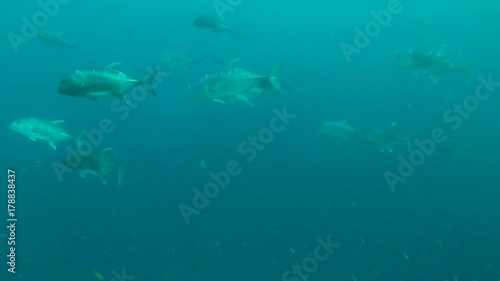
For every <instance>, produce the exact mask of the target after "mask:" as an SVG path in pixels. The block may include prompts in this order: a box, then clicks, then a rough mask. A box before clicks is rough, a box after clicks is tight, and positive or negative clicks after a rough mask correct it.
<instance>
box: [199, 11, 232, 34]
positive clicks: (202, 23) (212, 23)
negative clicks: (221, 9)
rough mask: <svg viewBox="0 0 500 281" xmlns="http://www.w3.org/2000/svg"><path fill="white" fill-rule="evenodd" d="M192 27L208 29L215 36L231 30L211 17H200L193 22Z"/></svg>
mask: <svg viewBox="0 0 500 281" xmlns="http://www.w3.org/2000/svg"><path fill="white" fill-rule="evenodd" d="M193 25H194V26H195V27H197V28H199V29H208V30H211V31H213V32H214V33H215V34H220V33H224V32H230V31H231V28H229V27H228V26H227V25H225V24H224V23H222V21H220V20H219V19H217V18H216V17H214V16H211V15H200V16H198V17H196V18H195V19H194V21H193Z"/></svg>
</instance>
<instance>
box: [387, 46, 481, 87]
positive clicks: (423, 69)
mask: <svg viewBox="0 0 500 281" xmlns="http://www.w3.org/2000/svg"><path fill="white" fill-rule="evenodd" d="M446 46H447V45H440V46H439V47H437V48H436V49H435V50H433V51H429V52H423V51H417V50H406V51H403V52H396V64H397V65H398V66H400V67H402V68H403V69H407V70H409V71H410V72H411V73H413V74H414V75H418V73H422V74H425V75H427V76H429V78H430V79H431V80H432V82H434V83H437V79H438V78H439V77H441V76H444V75H447V74H450V73H454V72H462V73H463V74H464V76H465V78H466V79H468V78H469V76H470V72H471V69H472V65H471V67H469V68H468V69H465V68H461V67H458V66H457V64H456V63H455V62H453V61H452V60H451V59H450V58H449V57H447V56H446V55H445V54H444V49H445V47H446Z"/></svg>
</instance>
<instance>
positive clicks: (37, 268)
mask: <svg viewBox="0 0 500 281" xmlns="http://www.w3.org/2000/svg"><path fill="white" fill-rule="evenodd" d="M42 2H43V1H42ZM66 2H67V3H66ZM164 2H168V3H164ZM223 2H224V1H223ZM239 2H241V3H239ZM331 2H334V3H331ZM43 3H45V2H43ZM61 3H63V1H61ZM64 3H66V4H64V5H63V4H60V5H59V11H58V12H57V13H55V14H54V16H51V17H49V18H48V20H47V22H46V24H44V25H43V26H42V27H41V28H39V30H38V31H35V34H36V33H39V32H40V31H41V30H45V29H46V30H52V31H56V32H59V31H60V32H63V34H64V36H65V38H66V39H67V40H69V41H70V42H73V43H74V44H76V45H77V48H76V49H74V50H73V49H70V50H64V51H63V50H60V49H57V48H54V47H51V46H47V45H44V44H42V42H41V41H40V40H38V39H37V38H36V37H35V38H26V41H25V42H24V43H21V44H18V45H15V44H14V45H13V44H11V40H10V39H9V38H11V36H12V33H15V34H17V35H19V36H23V35H22V28H23V21H22V18H23V17H26V18H27V19H28V20H29V21H33V15H35V14H37V13H39V12H40V11H43V10H42V8H41V6H40V5H39V4H37V2H36V1H24V2H23V3H17V2H16V3H9V4H8V5H7V4H5V9H3V11H2V12H1V18H2V25H1V27H0V33H1V34H4V35H5V36H4V37H3V38H4V40H1V43H0V50H1V53H0V54H1V55H0V59H1V65H2V70H1V76H2V82H3V87H2V90H1V94H2V97H3V99H2V101H3V102H2V103H1V109H2V118H1V124H0V128H2V129H0V130H1V132H0V134H1V135H2V145H1V146H0V155H1V159H2V168H3V169H5V170H6V169H7V168H11V169H13V170H15V172H16V192H17V193H16V216H17V218H18V221H17V223H16V232H15V238H16V265H15V266H16V268H15V271H16V273H9V272H7V269H8V266H7V265H6V262H7V261H8V257H6V256H7V255H8V254H9V252H10V251H9V248H10V246H8V245H7V241H6V239H5V237H4V235H5V234H9V233H8V232H7V229H6V228H4V227H2V228H1V230H0V234H3V236H0V243H2V246H1V247H0V249H1V250H2V254H1V257H2V264H3V267H2V271H3V272H2V277H1V280H27V281H34V280H42V281H53V280H75V281H77V280H132V278H134V279H133V280H137V281H140V280H185V281H207V280H213V281H234V280H240V281H244V280H266V281H267V280H276V281H279V280H281V281H300V280H310V281H314V280H318V281H324V280H336V281H348V280H352V281H378V280H380V281H387V280H391V281H400V280H404V281H413V280H415V281H417V280H418V281H421V280H428V281H430V280H432V281H443V280H445V279H447V280H450V281H451V280H453V279H454V278H457V279H458V280H459V281H462V280H478V281H483V280H484V281H487V280H498V279H499V278H500V276H499V275H500V272H499V267H500V256H499V254H498V249H499V247H500V244H499V243H498V237H499V234H500V230H499V228H498V225H497V222H498V218H499V215H500V212H499V209H498V201H499V199H500V192H499V188H498V187H499V179H498V173H499V172H500V161H499V157H500V152H499V150H498V143H500V135H499V134H498V130H499V129H500V122H499V117H498V107H499V105H500V100H499V99H498V97H496V94H498V91H499V90H498V89H496V90H497V91H495V92H492V93H491V95H490V97H489V98H487V99H485V100H482V101H480V103H479V105H478V106H477V108H475V109H474V110H472V111H471V112H469V113H470V115H469V116H468V118H462V121H463V122H462V124H461V125H460V126H458V127H457V128H456V129H453V128H452V125H453V124H454V123H450V122H447V121H446V120H445V119H443V114H444V113H446V112H447V111H448V110H450V109H451V110H453V105H454V104H463V102H464V101H465V100H467V97H469V96H471V95H474V93H475V90H476V87H478V86H479V85H482V84H481V82H480V78H479V77H483V78H487V77H488V76H489V75H491V77H492V78H491V79H492V80H493V81H500V72H499V69H498V65H499V62H500V56H499V52H498V45H499V43H500V41H499V39H498V34H500V25H498V13H499V12H500V6H499V5H498V4H497V2H496V1H492V0H491V1H481V2H480V3H475V2H472V1H462V2H460V1H458V2H457V1H440V2H439V4H438V3H436V2H435V1H402V2H400V5H399V12H398V13H396V14H392V15H391V20H390V23H389V25H388V26H386V27H381V28H380V30H379V32H377V34H375V35H374V36H373V37H372V38H371V39H370V42H369V43H368V44H367V46H365V47H363V48H360V49H359V53H355V54H353V55H352V56H351V57H350V62H348V61H347V60H346V57H345V56H344V54H343V53H342V51H341V48H340V47H339V45H340V44H341V43H342V42H346V43H347V44H351V45H352V44H354V38H355V35H356V32H355V30H354V28H355V27H356V26H358V27H360V28H361V29H363V28H364V27H365V26H366V25H367V24H368V23H370V22H371V21H373V16H372V15H371V14H370V11H375V12H379V11H380V10H383V9H387V6H388V2H387V1H385V0H383V1H381V0H377V1H368V0H366V1H357V2H349V1H311V2H306V1H298V0H295V1H284V0H283V1H276V2H272V1H271V2H269V1H248V0H243V1H232V2H231V1H229V3H233V4H236V5H235V7H233V8H232V10H230V11H226V12H225V13H223V17H224V22H225V23H226V24H227V25H229V26H230V27H232V28H234V30H235V31H236V32H235V34H233V36H227V35H225V34H219V35H215V34H213V33H212V32H210V31H206V30H200V29H196V28H195V27H194V26H193V25H192V22H193V20H194V18H196V17H197V16H198V15H201V14H210V15H213V16H215V17H217V16H218V15H217V11H216V9H215V8H214V5H213V2H211V1H184V2H182V1H143V2H134V1H116V0H106V1H95V0H92V1H78V0H71V1H65V2H64ZM224 3H227V2H224ZM389 3H391V2H389ZM9 34H10V35H9ZM9 36H10V37H9ZM442 44H448V47H447V48H446V49H445V54H446V55H447V56H449V57H450V58H452V59H453V60H454V61H455V62H456V63H457V65H459V66H462V67H468V65H474V68H473V71H472V74H471V77H470V79H469V80H468V81H467V80H466V79H464V77H463V75H461V74H460V73H453V74H449V75H446V76H444V77H442V78H440V79H439V81H438V83H437V84H434V83H433V82H432V81H431V79H429V78H428V77H426V75H419V76H414V75H412V74H411V73H410V72H408V71H405V70H403V69H401V68H399V67H397V66H396V64H395V52H396V51H402V50H406V49H416V50H422V51H431V50H433V49H435V48H437V46H439V45H442ZM181 51H183V52H185V53H186V54H188V55H190V56H192V57H195V58H196V57H202V56H207V57H208V59H207V60H205V61H203V62H202V63H199V64H193V65H190V66H188V70H187V71H186V70H183V69H168V68H162V69H161V70H162V71H165V72H168V73H169V74H168V77H166V78H165V79H164V81H163V82H161V83H160V84H159V85H158V88H157V90H156V91H157V93H158V97H157V98H155V97H153V96H152V95H149V96H148V97H147V98H146V99H145V100H144V101H141V102H140V103H138V104H137V107H136V108H130V107H127V108H128V109H129V113H130V114H129V115H128V116H127V117H123V116H121V114H120V113H117V112H115V111H113V110H112V108H111V105H112V103H113V102H115V100H114V99H113V98H110V97H105V98H102V99H99V100H98V101H97V102H94V101H91V100H88V99H83V98H75V97H68V96H63V95H60V94H58V93H57V84H58V82H59V80H60V79H61V78H62V77H66V76H68V75H70V74H71V73H72V72H74V71H75V70H77V69H81V68H86V67H99V66H105V65H108V64H110V63H113V62H121V63H123V65H122V67H123V68H124V69H125V70H126V72H127V73H129V74H130V75H132V76H134V77H138V78H141V79H142V77H145V76H146V75H148V72H147V70H146V68H147V67H148V66H149V67H153V68H154V67H156V66H157V64H158V60H159V58H160V57H161V55H162V54H163V53H164V52H181ZM235 58H241V60H240V62H239V66H240V67H241V68H244V69H248V70H250V71H253V72H256V73H259V74H267V73H270V72H271V70H272V69H273V67H274V66H275V65H276V64H277V63H279V62H281V61H283V62H284V67H283V69H282V71H281V72H280V74H279V75H280V80H281V81H282V84H283V85H291V86H290V91H289V92H288V93H287V94H286V95H283V96H279V97H276V98H273V99H266V98H263V99H259V100H256V101H255V106H253V107H251V106H248V105H246V104H242V103H235V104H218V103H213V102H210V101H206V100H200V99H198V98H197V97H196V90H195V87H196V85H197V84H198V81H199V79H200V78H201V77H203V76H204V75H205V74H207V73H213V72H218V71H222V70H224V69H225V67H226V66H227V65H228V64H229V62H230V61H231V60H233V59H235ZM483 89H484V88H483ZM121 106H125V105H124V104H121ZM283 110H286V111H287V112H288V113H290V114H293V115H294V118H293V119H290V120H289V122H288V124H286V125H285V126H284V129H283V130H282V131H280V132H276V133H275V134H274V136H273V138H272V139H271V140H270V141H269V142H268V143H267V144H265V145H263V148H262V149H261V150H260V151H257V150H254V152H255V155H254V156H255V157H254V158H252V159H251V160H248V159H250V158H248V157H249V156H250V152H247V153H241V152H242V151H241V150H240V151H238V147H239V146H240V145H242V146H243V148H247V149H248V147H249V146H248V144H245V143H243V142H248V141H249V140H248V138H249V137H252V136H255V135H257V134H258V133H259V132H262V130H263V129H265V128H268V127H269V126H270V122H271V121H272V120H274V119H273V118H275V116H276V111H283ZM454 116H455V117H456V116H458V115H456V114H455V113H454ZM25 117H35V118H42V119H47V120H65V122H64V124H63V127H64V128H65V129H66V130H67V131H68V132H69V133H70V134H71V135H73V136H76V135H78V134H79V133H80V132H81V131H82V130H88V131H91V130H94V129H96V128H98V126H99V122H100V121H101V120H102V119H103V118H109V119H110V120H111V121H112V122H113V125H114V126H115V130H114V131H113V132H112V133H110V134H106V135H104V137H103V142H102V143H101V144H100V145H99V146H98V147H96V149H104V148H108V147H111V148H113V153H112V154H113V156H114V157H115V160H116V163H117V166H120V165H122V164H124V163H125V162H126V161H128V160H131V164H130V165H129V166H128V167H127V168H126V173H125V178H124V185H123V187H122V188H119V185H118V181H117V173H114V174H112V175H110V176H109V178H108V183H107V185H103V184H102V183H101V181H100V180H99V179H98V178H97V177H92V176H87V177H85V178H81V177H80V176H79V175H78V173H76V172H72V173H66V174H64V175H63V177H62V180H59V179H58V177H57V176H56V173H55V172H54V169H53V163H54V162H55V161H63V160H64V158H65V157H66V156H67V152H66V151H65V146H66V145H65V144H61V145H59V148H58V150H56V151H54V150H53V149H52V148H50V146H49V145H47V144H46V143H45V142H42V141H38V142H33V141H31V140H29V139H28V138H27V137H25V136H22V135H19V134H16V133H15V132H13V131H11V130H9V129H8V126H9V124H10V123H11V122H13V121H14V120H16V119H19V118H25ZM121 117H123V118H121ZM332 120H338V121H340V120H348V121H349V123H350V124H351V125H352V126H353V127H354V128H356V129H357V130H358V133H357V134H355V135H354V136H351V137H350V138H349V139H347V140H344V139H342V138H331V137H327V136H324V135H321V134H320V133H319V131H318V128H319V127H320V125H321V124H322V123H323V122H325V121H332ZM392 122H397V123H396V124H397V128H398V130H399V131H400V133H401V135H404V136H408V135H411V137H412V139H413V140H423V139H427V138H429V137H430V136H431V135H432V132H433V130H435V129H436V128H441V129H442V130H443V131H444V132H445V133H446V135H447V136H449V137H453V138H454V139H459V140H460V142H461V143H463V144H464V145H462V146H461V147H460V148H459V149H457V150H456V151H453V153H447V152H445V151H443V150H441V149H439V145H438V146H437V147H436V149H435V151H433V152H432V153H430V155H429V156H426V157H425V159H424V160H423V163H422V164H421V165H419V166H418V167H416V168H415V171H414V172H413V173H412V174H411V175H410V176H408V177H406V178H405V179H404V180H405V182H404V183H402V182H398V183H396V184H395V186H392V187H393V188H392V189H391V188H390V186H389V185H388V183H387V181H386V178H385V176H384V174H386V172H388V171H389V172H391V173H394V174H397V173H398V165H400V163H401V158H398V157H402V158H404V159H408V157H409V151H408V150H407V149H406V147H405V145H400V146H396V147H395V151H394V153H393V154H391V153H381V152H380V151H378V150H377V149H376V148H375V147H372V146H370V145H369V144H368V143H367V141H366V138H367V137H368V136H369V135H370V132H371V130H372V129H373V128H374V127H376V126H383V125H388V124H391V123H392ZM416 150H418V147H417V146H416V145H415V144H413V147H412V150H411V151H416ZM228 163H237V164H238V167H237V168H238V169H237V170H238V171H239V172H238V173H237V174H236V175H234V176H230V182H229V183H228V185H227V187H225V188H223V189H219V191H218V194H216V196H212V197H213V198H208V199H205V200H201V201H200V202H201V203H200V202H198V203H199V204H202V205H203V204H205V205H207V204H208V205H207V206H203V208H200V210H197V211H198V212H197V213H196V214H193V215H191V216H189V218H187V219H186V216H183V215H182V214H181V212H180V210H179V206H191V207H193V198H194V196H195V192H194V191H193V189H197V190H200V191H203V188H204V186H205V185H207V184H209V183H211V182H213V178H212V177H211V176H210V173H211V172H213V173H218V172H219V171H222V170H226V166H227V164H228ZM4 184H5V185H6V186H7V183H6V182H5V181H4ZM2 194H4V195H3V196H5V197H4V198H5V199H2V201H1V202H2V205H3V206H4V207H2V208H3V209H2V210H3V211H2V217H1V218H2V220H3V221H5V224H6V225H8V223H7V222H6V219H7V212H6V211H7V210H6V209H7V207H6V205H7V197H6V196H7V192H2ZM207 202H208V203H207ZM180 204H186V205H180ZM186 222H188V223H186ZM328 239H330V240H331V242H333V243H338V244H339V245H340V246H339V247H337V248H335V249H334V250H333V251H331V252H330V253H329V252H328V251H327V250H326V249H325V248H321V247H320V245H322V244H321V243H320V242H318V241H320V240H322V241H326V240H328ZM318 247H320V248H319V249H320V250H321V254H322V255H324V254H325V253H328V255H327V257H326V258H325V260H323V261H319V260H318V259H317V256H315V250H316V249H317V248H318ZM312 259H315V261H316V262H317V264H316V265H317V266H313V267H314V268H311V262H312V265H314V262H313V261H311V260H312ZM307 261H309V262H310V263H309V264H307ZM304 263H305V264H304ZM294 264H298V265H300V266H301V268H299V270H302V272H306V271H307V272H306V273H307V276H306V275H302V276H300V275H299V274H294V273H290V272H291V271H293V267H294ZM308 266H309V267H308ZM122 269H123V270H124V271H122ZM288 271H290V272H288ZM123 272H126V276H127V278H125V277H123V276H120V275H121V273H123ZM306 273H304V274H306ZM4 275H5V277H3V276H4Z"/></svg>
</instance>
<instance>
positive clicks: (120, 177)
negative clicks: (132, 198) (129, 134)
mask: <svg viewBox="0 0 500 281" xmlns="http://www.w3.org/2000/svg"><path fill="white" fill-rule="evenodd" d="M130 162H131V161H130V160H128V161H127V162H125V164H123V165H122V166H121V167H120V169H119V170H118V186H119V187H120V188H122V187H123V177H124V176H125V168H127V166H128V165H129V164H130Z"/></svg>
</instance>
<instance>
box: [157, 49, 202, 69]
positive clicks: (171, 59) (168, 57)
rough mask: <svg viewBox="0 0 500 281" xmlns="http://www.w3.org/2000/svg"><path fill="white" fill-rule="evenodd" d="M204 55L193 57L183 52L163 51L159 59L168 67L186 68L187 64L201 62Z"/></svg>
mask: <svg viewBox="0 0 500 281" xmlns="http://www.w3.org/2000/svg"><path fill="white" fill-rule="evenodd" d="M205 59H206V57H201V58H198V59H193V58H191V57H190V56H188V55H186V54H184V53H164V54H163V55H162V57H161V59H160V63H162V64H164V65H166V66H168V67H169V68H182V69H184V70H187V66H188V65H190V64H193V63H198V62H202V61H203V60H205Z"/></svg>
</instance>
